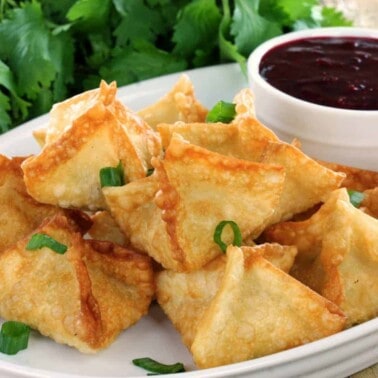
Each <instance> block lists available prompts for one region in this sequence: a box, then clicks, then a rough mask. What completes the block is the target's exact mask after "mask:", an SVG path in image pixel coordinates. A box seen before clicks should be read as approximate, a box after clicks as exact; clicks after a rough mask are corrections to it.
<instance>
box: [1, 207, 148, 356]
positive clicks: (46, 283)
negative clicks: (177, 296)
mask: <svg viewBox="0 0 378 378" xmlns="http://www.w3.org/2000/svg"><path fill="white" fill-rule="evenodd" d="M34 233H43V234H47V235H49V236H50V237H52V238H53V239H55V240H56V241H58V242H60V243H62V244H64V245H65V246H67V247H68V249H67V252H66V253H64V254H59V253H56V252H54V251H53V250H51V249H49V248H47V247H43V248H41V249H38V250H27V249H26V245H27V244H28V242H29V240H30V238H31V236H32V234H34ZM32 234H29V235H28V236H27V237H25V238H23V239H21V240H20V241H19V242H18V243H17V244H15V245H14V246H13V247H11V248H9V249H7V250H5V251H3V252H1V253H0V277H3V279H1V280H0V316H1V317H3V318H4V319H10V320H17V321H21V322H24V323H26V324H28V325H30V326H31V327H32V328H35V329H37V330H39V331H40V332H41V333H42V334H43V335H46V336H49V337H51V338H53V339H54V340H55V341H57V342H59V343H64V344H68V345H70V346H73V347H75V348H77V349H79V350H80V351H81V352H84V353H93V352H96V351H98V350H100V349H102V348H105V347H106V346H108V345H109V344H110V343H111V342H112V341H113V339H114V338H115V337H116V336H117V335H118V334H119V333H120V332H121V331H122V330H123V329H125V328H127V327H129V326H130V325H132V324H133V323H135V322H136V321H137V320H139V319H140V318H141V316H143V315H144V314H146V313H147V310H148V307H149V304H150V302H151V299H152V295H153V292H154V283H153V272H152V268H151V261H150V259H149V258H148V256H143V255H138V254H136V253H135V252H133V251H131V250H127V249H124V248H121V247H118V246H116V245H114V244H112V243H108V242H101V241H95V240H84V239H83V238H82V236H81V235H80V233H78V232H76V229H75V227H73V225H72V221H71V220H69V219H68V218H67V217H65V216H63V215H61V214H58V215H56V216H54V217H53V218H50V219H46V220H45V222H44V223H43V224H42V225H41V226H40V227H39V228H37V229H36V230H35V231H34V232H33V233H32Z"/></svg>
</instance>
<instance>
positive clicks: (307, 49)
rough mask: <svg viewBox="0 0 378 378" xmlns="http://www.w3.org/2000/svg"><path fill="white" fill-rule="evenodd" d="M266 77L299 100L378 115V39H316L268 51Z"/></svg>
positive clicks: (264, 65) (262, 68) (261, 69)
mask: <svg viewBox="0 0 378 378" xmlns="http://www.w3.org/2000/svg"><path fill="white" fill-rule="evenodd" d="M259 72H260V75H261V76H262V77H263V78H264V79H265V80H266V81H267V82H268V83H270V84H271V85H272V86H274V87H275V88H277V89H279V90H281V91H282V92H285V93H287V94H289V95H291V96H293V97H296V98H300V99H302V100H305V101H309V102H312V103H315V104H319V105H325V106H331V107H335V108H343V109H355V110H378V39H375V38H365V37H313V38H304V39H298V40H296V41H292V42H288V43H284V44H282V45H280V46H277V47H275V48H273V49H271V50H270V51H268V52H267V53H266V54H265V55H264V56H263V58H262V60H261V62H260V66H259Z"/></svg>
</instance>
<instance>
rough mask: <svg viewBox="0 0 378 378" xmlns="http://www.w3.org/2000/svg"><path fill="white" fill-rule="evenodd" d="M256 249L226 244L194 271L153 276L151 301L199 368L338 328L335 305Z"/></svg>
mask: <svg viewBox="0 0 378 378" xmlns="http://www.w3.org/2000/svg"><path fill="white" fill-rule="evenodd" d="M256 248H257V247H249V248H243V249H240V248H237V247H232V246H229V247H228V249H227V254H226V255H223V256H221V257H219V258H217V259H216V260H214V261H212V262H211V263H209V264H208V265H207V266H205V267H204V268H202V269H201V270H198V271H195V272H191V273H175V272H172V271H164V272H161V273H159V274H158V276H157V299H158V302H159V304H160V305H161V306H162V308H163V310H164V311H165V312H166V314H167V315H168V317H169V318H170V319H171V320H172V322H173V324H174V325H175V327H176V328H177V329H178V330H179V331H180V333H181V334H182V338H183V341H184V343H185V344H186V345H187V347H188V348H189V349H190V351H191V352H192V354H193V358H194V361H195V362H196V364H197V365H198V366H199V367H201V368H207V367H214V366H219V365H225V364H228V363H233V362H238V361H244V360H247V359H250V358H255V357H259V356H264V355H267V354H271V353H275V352H278V351H281V350H285V349H288V348H291V347H294V346H297V345H301V344H304V343H307V342H310V341H313V340H316V339H319V338H321V337H324V336H327V335H330V334H333V333H335V332H338V331H340V330H341V329H343V327H344V323H345V316H344V315H343V313H342V312H341V311H340V310H339V308H338V307H337V306H336V305H334V304H333V303H331V302H330V301H328V300H326V299H325V298H323V297H321V296H319V295H318V294H317V293H315V292H314V291H312V290H311V289H309V288H308V287H306V286H304V285H303V284H301V283H300V282H299V281H297V280H295V279H294V278H292V277H291V276H289V275H288V274H286V273H285V272H284V271H282V270H281V269H279V268H278V267H276V266H274V265H273V264H272V263H270V262H269V261H268V260H267V259H265V258H264V257H263V256H264V253H263V252H262V251H261V250H260V251H257V250H256ZM280 248H282V247H280ZM271 253H272V252H271Z"/></svg>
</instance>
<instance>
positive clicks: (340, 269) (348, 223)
mask: <svg viewBox="0 0 378 378" xmlns="http://www.w3.org/2000/svg"><path fill="white" fill-rule="evenodd" d="M265 234H266V237H267V239H268V240H270V241H275V242H278V243H281V244H285V245H295V246H296V247H297V248H298V255H297V258H296V260H295V264H294V266H293V268H292V270H291V274H292V275H293V276H294V277H296V278H297V279H299V280H300V281H302V282H303V283H305V284H306V285H308V286H310V287H311V288H313V289H314V290H316V291H317V292H318V293H320V294H321V295H323V296H324V297H326V298H328V299H329V300H331V301H332V302H334V303H335V304H337V305H338V306H339V307H340V308H341V309H342V310H343V311H344V312H345V314H346V315H347V319H348V320H347V325H348V326H351V325H354V324H357V323H361V322H363V321H366V320H368V319H371V318H374V317H375V316H377V314H378V278H377V270H378V220H377V219H375V218H373V217H371V216H369V215H368V214H366V213H364V212H363V211H361V210H359V209H357V208H355V207H354V206H353V205H352V204H351V203H350V201H349V196H348V193H347V191H346V189H345V188H342V189H338V190H336V191H334V192H333V193H332V195H331V196H330V197H329V199H328V200H327V201H326V202H325V204H324V205H323V206H322V207H321V208H320V209H319V210H318V211H317V212H316V213H315V214H314V215H313V216H312V217H310V218H309V219H307V220H305V221H302V222H284V223H280V224H277V225H275V226H272V227H271V228H269V229H268V230H267V231H266V232H265Z"/></svg>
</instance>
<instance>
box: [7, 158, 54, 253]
mask: <svg viewBox="0 0 378 378" xmlns="http://www.w3.org/2000/svg"><path fill="white" fill-rule="evenodd" d="M24 159H25V158H21V157H19V158H12V159H8V158H7V157H5V156H3V155H0V252H1V251H2V250H3V249H5V248H6V247H9V246H10V245H11V244H13V243H15V242H16V241H18V240H19V239H21V238H22V237H24V236H25V235H26V234H28V233H29V232H31V231H32V230H33V229H34V228H36V227H37V226H39V224H40V223H41V222H42V221H43V219H44V218H46V217H48V216H50V215H52V214H54V213H56V212H57V210H58V209H57V208H56V207H55V206H50V205H44V204H41V203H38V202H37V201H35V200H34V199H33V198H32V197H30V196H29V194H28V193H27V192H26V188H25V184H24V181H23V177H22V176H23V174H22V170H21V163H22V162H23V161H24Z"/></svg>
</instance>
